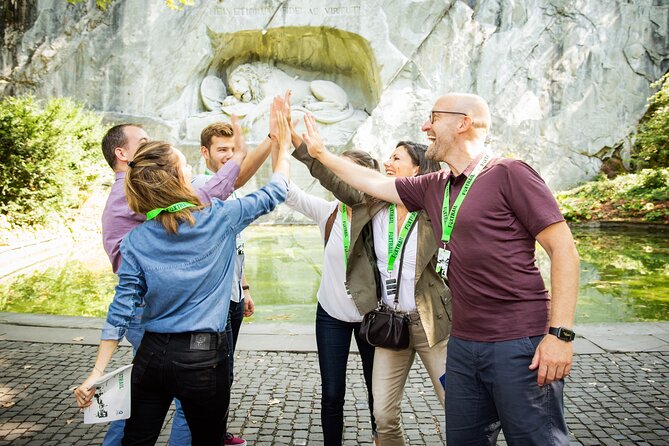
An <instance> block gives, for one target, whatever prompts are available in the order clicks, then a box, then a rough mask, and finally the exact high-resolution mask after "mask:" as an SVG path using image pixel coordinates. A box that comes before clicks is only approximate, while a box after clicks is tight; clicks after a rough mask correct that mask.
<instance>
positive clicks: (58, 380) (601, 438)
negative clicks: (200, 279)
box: [0, 341, 669, 446]
mask: <svg viewBox="0 0 669 446" xmlns="http://www.w3.org/2000/svg"><path fill="white" fill-rule="evenodd" d="M120 350H121V351H120V354H117V355H115V356H116V357H115V358H114V360H113V362H112V364H111V365H110V368H111V367H115V366H119V365H121V364H123V363H127V362H129V361H130V358H131V352H130V349H129V348H126V347H122V348H121V349H120ZM95 352H96V347H94V346H85V345H72V344H60V345H53V344H43V343H30V342H20V341H0V445H9V444H11V445H31V446H32V445H34V446H38V445H67V444H87V445H88V444H100V442H101V440H102V437H103V435H104V431H105V429H106V424H102V425H83V424H82V419H83V417H82V415H81V414H80V413H79V411H78V409H77V408H76V407H75V405H74V398H73V397H72V393H71V389H72V388H73V387H74V386H75V385H76V384H78V383H79V382H80V381H81V380H82V379H83V378H84V377H85V375H86V373H87V371H88V370H89V369H90V365H91V363H92V361H93V358H94V356H95ZM235 365H236V366H237V367H238V370H240V371H241V370H243V372H239V373H238V375H237V378H236V379H237V380H236V383H235V386H234V389H233V393H232V406H231V411H232V412H231V418H230V431H232V432H234V433H241V434H243V436H244V438H245V439H246V440H247V441H248V442H249V444H250V445H257V446H261V445H275V444H276V445H307V444H308V445H319V444H322V442H323V435H322V432H321V427H320V419H319V406H320V403H319V401H320V379H319V373H318V361H317V356H316V354H315V353H288V352H261V351H241V352H238V353H237V359H236V360H235ZM429 382H430V380H429V379H428V376H427V373H426V372H425V371H424V370H423V369H422V366H421V365H420V362H417V363H416V364H415V365H414V368H413V369H412V371H411V373H410V375H409V382H408V385H407V389H406V396H405V400H404V403H403V421H404V425H405V430H406V433H407V436H408V437H409V439H410V444H412V445H438V444H444V440H443V434H442V429H443V423H444V416H443V410H442V408H441V406H440V405H439V403H438V401H437V399H436V397H435V396H434V393H433V392H432V390H431V388H430V385H429ZM565 405H566V411H567V423H568V425H569V428H570V430H571V434H572V444H574V445H607V446H608V445H658V446H659V445H667V444H669V359H668V358H667V357H666V355H665V354H663V353H659V352H657V353H601V354H582V355H578V356H576V365H575V367H574V370H573V371H572V376H571V378H570V380H569V383H568V385H567V392H566V402H565ZM171 415H172V414H171V413H170V414H169V418H168V420H167V423H166V426H165V428H164V429H163V433H162V434H161V437H160V439H159V442H158V444H161V445H162V444H167V439H168V437H169V423H170V421H171ZM345 425H346V426H345V433H344V437H345V444H346V445H370V444H372V442H371V430H370V424H369V412H368V409H367V403H366V395H365V390H364V385H363V382H362V371H361V364H360V360H359V357H358V355H357V354H352V356H351V362H350V372H349V380H348V392H347V402H346V406H345ZM500 444H504V442H503V441H500Z"/></svg>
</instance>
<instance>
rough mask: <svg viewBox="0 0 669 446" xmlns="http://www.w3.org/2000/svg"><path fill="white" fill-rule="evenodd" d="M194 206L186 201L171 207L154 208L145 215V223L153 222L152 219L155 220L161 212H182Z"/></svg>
mask: <svg viewBox="0 0 669 446" xmlns="http://www.w3.org/2000/svg"><path fill="white" fill-rule="evenodd" d="M194 206H195V205H194V204H193V203H189V202H187V201H180V202H178V203H174V204H171V205H169V206H167V207H166V208H156V209H153V210H152V211H149V212H147V213H146V220H147V221H149V220H153V219H154V218H156V217H157V216H158V214H160V213H161V212H163V211H167V212H179V211H182V210H184V209H186V208H190V207H194Z"/></svg>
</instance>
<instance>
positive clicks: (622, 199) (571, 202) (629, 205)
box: [556, 168, 669, 223]
mask: <svg viewBox="0 0 669 446" xmlns="http://www.w3.org/2000/svg"><path fill="white" fill-rule="evenodd" d="M556 198H557V200H558V203H559V204H560V209H561V210H562V213H563V215H564V216H565V219H566V220H567V221H587V220H592V219H604V220H630V219H632V220H640V221H646V222H654V223H669V206H668V203H667V202H668V201H669V169H666V168H665V169H644V170H642V171H640V172H638V173H633V174H627V175H619V176H617V177H615V178H613V179H610V180H609V179H606V178H602V177H600V178H598V179H596V180H595V181H590V182H587V183H585V184H583V185H581V186H579V187H577V188H575V189H572V190H569V191H566V192H560V193H558V194H557V196H556Z"/></svg>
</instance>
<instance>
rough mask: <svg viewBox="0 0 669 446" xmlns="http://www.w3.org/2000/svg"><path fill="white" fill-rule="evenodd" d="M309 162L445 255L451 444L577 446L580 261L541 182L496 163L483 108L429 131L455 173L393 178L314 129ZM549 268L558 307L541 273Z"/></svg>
mask: <svg viewBox="0 0 669 446" xmlns="http://www.w3.org/2000/svg"><path fill="white" fill-rule="evenodd" d="M306 121H307V131H308V133H307V134H306V135H304V140H305V142H306V143H307V146H308V149H309V153H310V154H311V155H312V156H313V157H314V158H316V159H318V160H319V161H320V162H322V163H323V164H324V165H326V166H327V167H328V168H330V169H331V170H332V171H333V172H334V173H335V174H337V175H338V176H339V177H340V178H342V179H343V180H344V181H346V182H347V183H349V184H350V185H351V186H353V187H355V188H357V189H359V190H361V191H362V192H365V193H368V194H370V195H372V196H375V197H377V198H380V199H382V200H385V201H388V202H393V203H397V204H404V205H405V206H406V207H407V208H408V209H409V211H417V210H425V211H426V212H427V213H428V215H429V216H430V219H431V222H432V227H433V230H434V234H435V239H436V242H437V244H438V245H439V248H440V249H439V261H438V270H439V272H440V274H441V275H442V277H443V278H444V280H446V281H447V282H448V284H449V286H450V288H451V291H452V293H453V328H452V331H451V338H450V340H449V343H448V350H447V357H448V359H447V362H446V384H445V385H446V437H447V442H448V443H449V444H455V445H461V444H491V445H492V444H495V442H496V440H497V436H498V434H499V431H500V428H501V429H502V430H503V431H504V436H505V438H506V441H507V443H508V444H509V445H546V444H553V445H568V444H569V433H568V430H567V426H566V423H565V419H564V405H563V388H564V378H565V377H566V376H568V375H569V372H570V370H571V366H572V354H573V348H572V344H571V341H572V340H573V338H574V332H573V331H572V330H571V327H572V326H573V322H574V312H575V307H576V298H577V293H578V286H579V259H578V253H577V252H576V248H575V245H574V240H573V238H572V235H571V231H570V230H569V227H568V226H567V224H566V223H565V221H564V218H563V217H562V215H561V213H560V211H559V209H558V206H557V203H556V201H555V199H554V198H553V195H552V194H551V192H550V190H549V189H548V187H547V186H546V184H545V183H544V181H543V180H542V179H541V177H540V176H539V175H538V174H537V173H536V172H535V171H534V170H533V169H532V168H531V167H530V166H528V165H527V164H525V163H523V162H522V161H518V160H513V159H505V158H498V157H493V156H492V155H491V154H489V153H488V152H487V150H486V147H485V139H486V137H487V135H488V132H489V129H490V111H489V108H488V104H487V103H486V101H485V100H484V99H483V98H481V97H479V96H476V95H471V94H448V95H445V96H441V97H440V98H438V99H437V101H436V103H435V104H434V107H433V109H432V111H431V112H430V118H429V120H426V121H425V123H424V124H423V126H422V130H423V131H424V132H425V133H426V134H427V138H428V140H429V141H430V142H431V144H430V146H429V148H428V150H427V157H428V158H430V159H433V160H436V161H442V162H445V163H446V164H448V166H449V168H450V172H447V171H441V172H436V173H433V174H428V175H423V176H419V177H407V178H397V179H394V178H388V177H384V176H383V175H381V174H375V173H373V172H369V171H367V170H363V169H358V168H357V166H355V165H353V163H349V162H347V161H346V160H344V159H340V158H338V157H336V156H334V155H333V154H331V153H330V152H328V151H327V150H325V148H324V146H323V142H322V140H321V138H320V135H319V134H318V132H317V130H316V129H315V126H314V122H313V120H310V119H307V120H306ZM537 241H538V242H539V244H540V245H541V246H542V247H543V248H544V249H545V250H546V252H547V253H548V255H549V257H550V260H551V289H552V297H551V296H549V294H548V291H547V290H546V287H545V285H544V282H543V279H542V278H541V275H540V273H539V270H538V269H537V267H536V265H535V257H534V256H535V247H536V242H537Z"/></svg>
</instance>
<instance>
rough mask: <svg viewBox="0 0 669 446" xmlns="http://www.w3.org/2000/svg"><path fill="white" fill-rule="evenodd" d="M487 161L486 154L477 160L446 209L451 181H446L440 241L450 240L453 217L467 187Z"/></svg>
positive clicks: (468, 187) (456, 213)
mask: <svg viewBox="0 0 669 446" xmlns="http://www.w3.org/2000/svg"><path fill="white" fill-rule="evenodd" d="M488 161H490V155H488V154H486V155H485V156H484V157H483V158H481V161H479V162H478V164H477V165H476V167H475V168H474V170H473V171H472V173H470V174H469V176H468V177H467V181H465V184H464V185H463V186H462V189H460V193H459V194H458V197H457V198H456V199H455V203H453V207H452V208H451V209H450V210H449V209H448V202H449V199H450V196H451V181H450V180H449V181H448V183H446V190H445V191H444V204H443V206H442V207H441V241H442V242H444V243H445V244H446V243H448V242H450V241H451V233H452V232H453V227H454V226H455V217H457V215H458V211H459V210H460V206H461V205H462V202H463V201H464V199H465V197H466V196H467V193H468V192H469V189H470V188H471V187H472V184H473V183H474V180H475V179H476V177H477V176H478V174H479V173H481V171H482V170H483V168H484V167H485V165H486V164H488Z"/></svg>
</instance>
